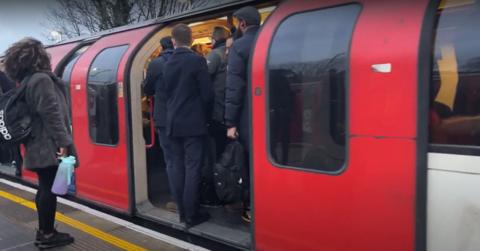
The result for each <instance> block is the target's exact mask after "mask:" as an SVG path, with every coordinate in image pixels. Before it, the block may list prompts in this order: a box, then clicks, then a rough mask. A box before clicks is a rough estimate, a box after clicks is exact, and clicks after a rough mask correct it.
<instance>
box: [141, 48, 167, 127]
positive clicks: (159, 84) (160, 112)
mask: <svg viewBox="0 0 480 251" xmlns="http://www.w3.org/2000/svg"><path fill="white" fill-rule="evenodd" d="M172 54H173V50H172V49H166V50H165V51H162V53H161V54H160V56H158V57H157V58H156V59H154V60H153V61H152V62H151V63H150V65H149V66H148V70H147V77H146V78H145V85H144V92H145V94H147V95H148V96H153V95H155V107H154V109H153V119H154V121H155V126H156V127H165V126H166V125H167V108H166V106H167V95H166V92H165V84H164V81H163V68H164V67H165V64H166V63H167V61H168V59H169V58H170V56H171V55H172Z"/></svg>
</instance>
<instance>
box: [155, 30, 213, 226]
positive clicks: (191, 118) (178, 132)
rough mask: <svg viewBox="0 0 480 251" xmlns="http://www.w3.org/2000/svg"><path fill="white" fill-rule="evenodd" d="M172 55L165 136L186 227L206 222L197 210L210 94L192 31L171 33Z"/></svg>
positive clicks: (166, 72)
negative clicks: (168, 143) (168, 141)
mask: <svg viewBox="0 0 480 251" xmlns="http://www.w3.org/2000/svg"><path fill="white" fill-rule="evenodd" d="M172 41H173V44H174V46H175V52H174V53H173V55H172V56H171V57H170V59H169V60H168V62H167V64H166V65H165V70H164V75H165V77H164V78H165V85H166V90H167V135H168V136H169V137H170V143H171V146H172V155H173V162H172V163H173V164H172V166H173V167H172V169H173V170H172V172H171V174H170V180H171V182H172V185H173V187H174V192H173V194H174V197H175V199H176V202H177V205H178V209H179V212H180V221H181V222H185V223H186V225H187V227H191V226H194V225H197V224H200V223H202V222H204V221H206V220H208V219H209V215H208V214H207V213H201V212H200V210H199V189H200V182H201V168H202V163H203V158H204V144H205V138H206V135H207V113H208V109H209V108H208V107H209V103H211V102H212V99H213V90H212V85H211V80H210V76H209V74H208V67H207V63H206V60H205V58H203V57H201V56H199V55H197V54H195V52H193V51H192V50H191V49H190V46H191V44H192V30H191V29H190V27H188V26H187V25H185V24H179V25H177V26H175V27H174V28H173V30H172Z"/></svg>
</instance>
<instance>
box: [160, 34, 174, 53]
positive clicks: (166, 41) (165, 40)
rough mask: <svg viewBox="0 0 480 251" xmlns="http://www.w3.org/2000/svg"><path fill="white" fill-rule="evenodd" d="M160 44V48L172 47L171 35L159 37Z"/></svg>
mask: <svg viewBox="0 0 480 251" xmlns="http://www.w3.org/2000/svg"><path fill="white" fill-rule="evenodd" d="M160 45H161V46H162V50H167V49H173V43H172V37H171V36H166V37H163V38H162V39H160Z"/></svg>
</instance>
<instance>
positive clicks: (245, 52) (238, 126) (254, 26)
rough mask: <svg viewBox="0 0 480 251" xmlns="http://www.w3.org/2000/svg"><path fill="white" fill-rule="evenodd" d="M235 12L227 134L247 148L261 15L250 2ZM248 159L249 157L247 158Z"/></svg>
mask: <svg viewBox="0 0 480 251" xmlns="http://www.w3.org/2000/svg"><path fill="white" fill-rule="evenodd" d="M233 16H234V17H235V18H236V19H237V20H238V27H237V31H236V32H241V33H242V37H241V38H238V39H236V40H235V41H234V42H233V45H232V48H230V50H229V55H228V70H227V85H226V91H225V123H226V126H227V128H228V131H227V137H228V138H231V139H237V138H238V139H240V142H241V143H242V144H243V146H244V148H245V149H246V150H247V151H248V150H249V148H250V142H249V139H250V132H249V126H248V123H249V122H248V121H249V117H250V115H249V106H248V95H247V89H248V88H247V84H248V72H247V71H248V62H249V60H250V54H251V51H252V47H253V43H254V40H255V37H256V35H257V32H258V30H259V26H260V22H261V17H260V13H259V12H258V10H257V9H256V8H254V7H251V6H247V7H243V8H241V9H239V10H238V11H236V12H235V13H234V14H233ZM246 163H248V161H246ZM245 169H246V170H244V177H245V179H243V180H244V183H243V185H244V195H243V197H244V198H243V204H244V212H243V215H242V219H243V220H244V221H246V222H248V223H249V222H250V219H251V215H250V191H249V190H250V175H249V168H248V167H247V168H245Z"/></svg>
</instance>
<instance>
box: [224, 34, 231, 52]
mask: <svg viewBox="0 0 480 251" xmlns="http://www.w3.org/2000/svg"><path fill="white" fill-rule="evenodd" d="M232 45H233V37H229V38H227V42H226V43H225V53H226V54H227V55H228V53H230V48H231V47H232Z"/></svg>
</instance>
